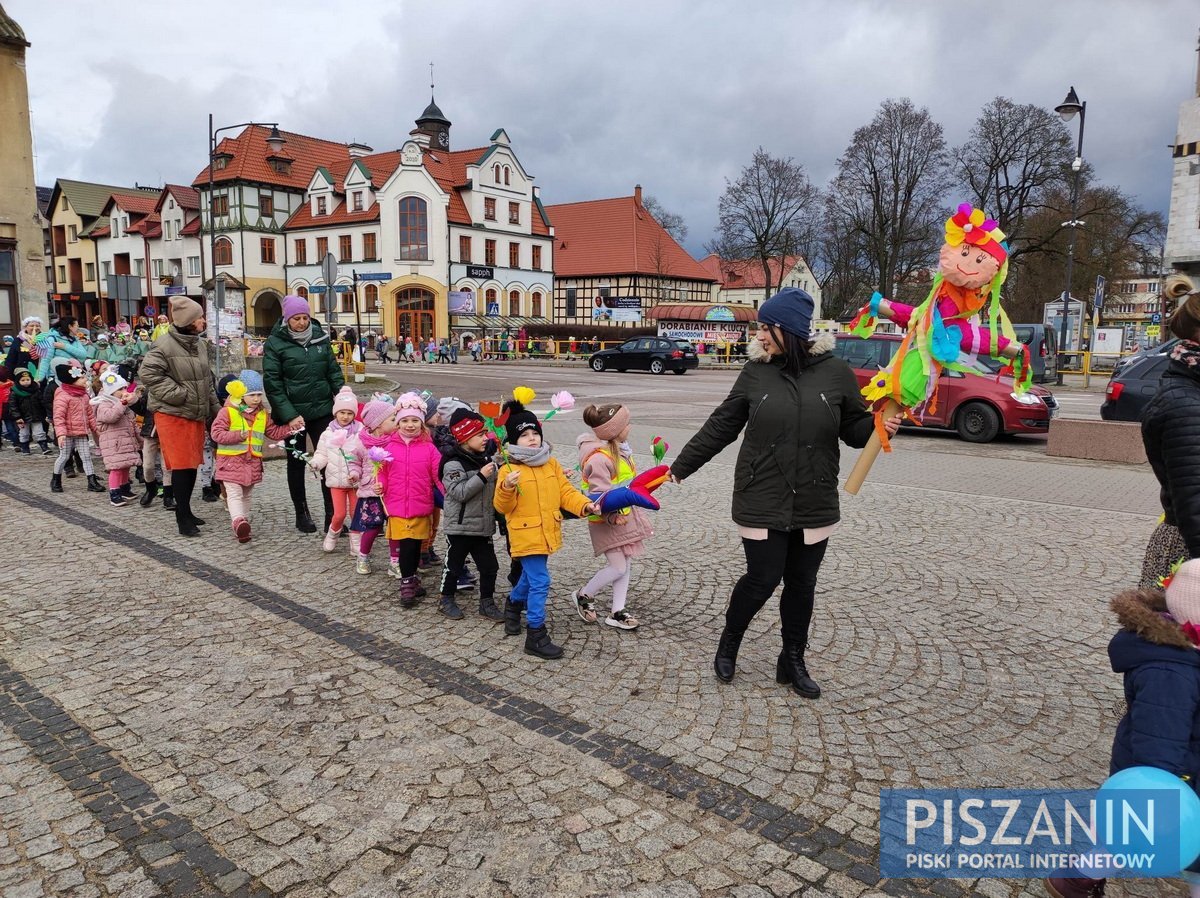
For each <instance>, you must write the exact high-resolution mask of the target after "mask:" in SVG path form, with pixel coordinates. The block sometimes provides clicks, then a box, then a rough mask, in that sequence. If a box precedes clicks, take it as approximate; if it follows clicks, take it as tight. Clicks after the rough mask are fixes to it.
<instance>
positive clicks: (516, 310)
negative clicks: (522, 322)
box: [508, 290, 521, 318]
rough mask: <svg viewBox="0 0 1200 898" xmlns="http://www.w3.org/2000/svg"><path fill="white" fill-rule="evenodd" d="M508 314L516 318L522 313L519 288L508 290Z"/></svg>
mask: <svg viewBox="0 0 1200 898" xmlns="http://www.w3.org/2000/svg"><path fill="white" fill-rule="evenodd" d="M508 314H509V315H512V316H513V317H514V318H515V317H516V316H518V315H520V314H521V292H520V291H519V290H510V291H509V292H508Z"/></svg>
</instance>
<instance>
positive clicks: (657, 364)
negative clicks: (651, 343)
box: [650, 359, 667, 374]
mask: <svg viewBox="0 0 1200 898" xmlns="http://www.w3.org/2000/svg"><path fill="white" fill-rule="evenodd" d="M666 370H667V369H666V366H665V365H663V363H662V359H651V360H650V373H651V374H662V373H663V372H664V371H666Z"/></svg>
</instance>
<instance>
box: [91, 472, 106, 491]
mask: <svg viewBox="0 0 1200 898" xmlns="http://www.w3.org/2000/svg"><path fill="white" fill-rule="evenodd" d="M87 481H88V492H89V493H103V492H106V489H105V486H104V484H102V483H101V482H100V478H99V477H98V476H97V475H95V474H88V476H87Z"/></svg>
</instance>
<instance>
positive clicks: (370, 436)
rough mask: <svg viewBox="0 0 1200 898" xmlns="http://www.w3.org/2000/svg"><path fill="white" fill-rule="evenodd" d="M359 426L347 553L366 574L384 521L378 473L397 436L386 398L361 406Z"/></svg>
mask: <svg viewBox="0 0 1200 898" xmlns="http://www.w3.org/2000/svg"><path fill="white" fill-rule="evenodd" d="M362 425H363V429H362V430H361V431H359V433H358V435H357V440H356V441H355V445H354V446H353V447H352V448H353V452H352V453H351V454H352V456H353V458H352V459H351V460H350V462H349V467H350V476H352V477H354V478H355V479H356V480H357V481H358V501H357V502H356V503H355V505H354V517H353V518H352V519H351V521H350V550H351V551H352V552H353V553H354V555H355V570H356V571H357V572H358V573H360V574H369V573H371V561H370V556H371V548H372V546H374V545H375V537H377V536H378V535H379V534H380V532H381V531H382V530H383V525H384V522H385V521H386V520H387V512H386V511H385V509H384V507H383V500H382V499H381V498H380V493H381V492H382V491H383V487H382V485H381V484H380V482H379V472H380V470H381V469H382V467H383V465H384V464H385V463H386V462H387V461H389V460H391V457H392V456H391V453H390V452H389V451H388V447H389V446H390V444H391V442H392V437H393V435H394V434H395V433H396V407H395V406H393V405H392V403H391V401H390V400H389V399H388V398H387V397H386V396H385V397H384V398H383V399H372V400H371V401H370V402H368V403H367V404H366V405H365V406H363V410H362Z"/></svg>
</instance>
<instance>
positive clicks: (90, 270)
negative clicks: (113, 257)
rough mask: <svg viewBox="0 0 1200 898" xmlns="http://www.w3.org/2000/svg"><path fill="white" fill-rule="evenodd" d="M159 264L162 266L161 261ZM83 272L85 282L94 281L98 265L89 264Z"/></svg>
mask: <svg viewBox="0 0 1200 898" xmlns="http://www.w3.org/2000/svg"><path fill="white" fill-rule="evenodd" d="M159 264H160V265H161V264H162V263H161V261H160V262H159ZM83 272H84V274H83V277H84V279H85V280H89V281H94V280H95V279H96V263H95V262H88V263H87V264H86V265H84V266H83Z"/></svg>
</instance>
